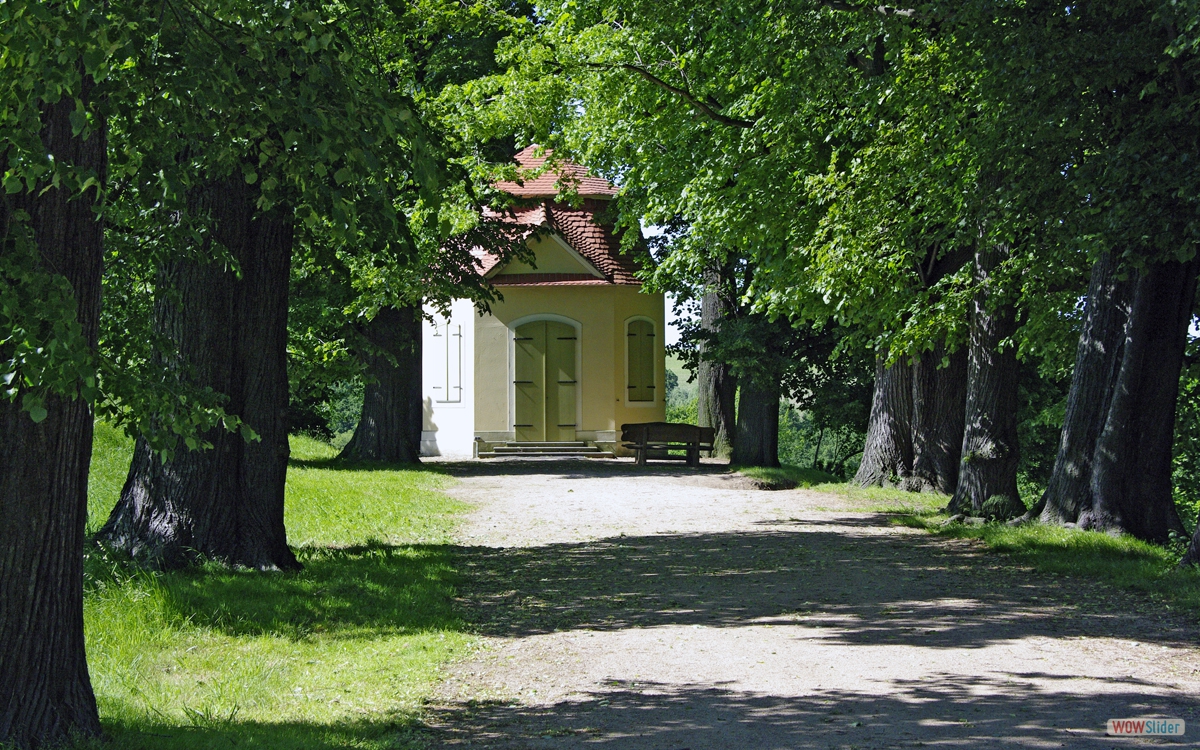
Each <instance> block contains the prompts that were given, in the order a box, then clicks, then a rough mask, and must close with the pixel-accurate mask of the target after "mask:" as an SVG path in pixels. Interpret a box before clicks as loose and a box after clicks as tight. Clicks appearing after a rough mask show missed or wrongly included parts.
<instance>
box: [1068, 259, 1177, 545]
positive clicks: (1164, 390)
mask: <svg viewBox="0 0 1200 750" xmlns="http://www.w3.org/2000/svg"><path fill="white" fill-rule="evenodd" d="M1198 268H1200V258H1194V259H1192V260H1191V261H1189V262H1187V263H1178V262H1172V263H1156V264H1153V265H1150V266H1148V267H1147V268H1145V269H1143V270H1142V271H1141V272H1140V273H1139V274H1138V277H1137V282H1136V286H1135V288H1134V291H1133V299H1132V302H1131V304H1130V308H1129V319H1128V321H1127V323H1126V326H1125V343H1124V346H1123V351H1122V353H1121V366H1120V370H1119V371H1118V373H1117V377H1116V385H1115V387H1114V388H1113V391H1112V401H1111V403H1110V405H1109V408H1108V415H1107V418H1106V419H1105V422H1104V428H1103V430H1102V431H1101V432H1100V436H1099V438H1098V439H1097V441H1096V452H1095V457H1094V468H1093V470H1092V484H1091V490H1092V498H1093V506H1092V511H1091V513H1090V514H1081V518H1080V525H1081V526H1083V527H1085V528H1097V529H1104V530H1108V531H1121V532H1125V533H1128V534H1132V535H1133V536H1136V537H1138V538H1139V539H1144V540H1146V541H1150V542H1158V543H1165V542H1167V541H1169V540H1170V534H1171V532H1172V531H1175V532H1178V533H1182V532H1183V531H1184V529H1183V524H1182V523H1181V522H1180V520H1179V515H1178V513H1177V512H1176V510H1175V502H1174V499H1173V498H1172V493H1171V448H1172V444H1173V441H1174V437H1175V402H1176V399H1177V398H1178V395H1179V372H1180V369H1181V368H1182V366H1183V355H1184V350H1185V347H1186V344H1187V329H1188V323H1189V321H1190V320H1191V315H1192V310H1193V307H1194V305H1195V297H1196V272H1197V269H1198Z"/></svg>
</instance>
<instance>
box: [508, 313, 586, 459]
mask: <svg viewBox="0 0 1200 750" xmlns="http://www.w3.org/2000/svg"><path fill="white" fill-rule="evenodd" d="M578 344H579V336H578V330H577V329H576V328H575V327H574V326H572V325H570V324H568V323H563V322H561V321H558V320H534V321H530V322H528V323H524V324H522V325H519V326H517V327H515V328H514V329H513V350H514V356H513V365H514V367H513V396H514V404H513V406H514V411H513V430H514V432H515V433H516V439H517V440H519V441H530V442H550V441H563V440H574V439H575V429H576V426H577V425H576V414H577V412H578V410H577V408H576V404H577V403H578V393H579V383H578V379H577V364H576V351H577V349H578Z"/></svg>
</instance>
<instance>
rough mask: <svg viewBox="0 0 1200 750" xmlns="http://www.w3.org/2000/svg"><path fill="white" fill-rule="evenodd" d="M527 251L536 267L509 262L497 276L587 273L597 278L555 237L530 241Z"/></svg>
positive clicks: (550, 236) (582, 260) (575, 254)
mask: <svg viewBox="0 0 1200 750" xmlns="http://www.w3.org/2000/svg"><path fill="white" fill-rule="evenodd" d="M529 249H530V250H532V251H533V254H534V258H536V265H530V264H528V263H523V262H521V261H519V260H514V261H511V262H510V263H509V264H508V265H506V266H505V267H504V268H502V269H501V270H500V272H499V273H498V274H497V275H498V276H507V275H510V274H521V273H587V274H592V275H593V276H597V277H599V275H600V274H599V273H598V272H597V271H596V269H595V267H594V266H592V264H590V263H588V262H587V261H586V260H584V259H583V258H581V257H580V256H579V255H578V254H577V253H576V252H575V251H574V250H572V249H571V248H570V246H569V245H567V244H566V243H565V242H564V241H563V240H562V239H560V238H559V237H557V236H555V235H548V236H545V237H538V238H536V239H533V240H530V242H529Z"/></svg>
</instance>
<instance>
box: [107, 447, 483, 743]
mask: <svg viewBox="0 0 1200 750" xmlns="http://www.w3.org/2000/svg"><path fill="white" fill-rule="evenodd" d="M97 445H98V448H100V449H104V447H105V446H113V445H116V446H117V447H123V446H122V444H121V443H120V442H119V441H115V442H108V443H102V442H98V443H97ZM336 453H337V451H336V449H334V448H332V447H331V446H328V445H325V444H323V443H321V442H320V441H316V440H313V439H311V438H297V439H294V440H293V443H292V455H293V459H294V461H293V465H292V467H291V468H290V469H289V471H288V486H287V499H286V502H287V526H288V535H289V540H290V541H291V542H292V544H293V545H295V546H296V553H297V556H298V557H299V558H300V560H301V562H302V563H303V564H304V566H305V567H304V569H303V570H302V571H299V572H295V573H259V572H254V571H245V570H236V569H230V568H228V567H224V566H219V565H208V566H204V567H201V568H197V569H191V570H184V571H175V572H170V573H148V572H145V571H139V570H137V569H135V568H132V567H130V566H129V565H128V564H127V563H126V562H125V561H123V560H120V559H117V558H115V557H112V556H110V555H108V554H106V553H104V552H102V551H99V550H93V551H92V552H91V553H90V554H89V559H88V562H87V573H88V574H87V592H86V601H85V622H86V632H87V638H88V644H87V645H88V660H89V666H90V669H91V675H92V680H93V684H94V687H95V690H96V695H97V700H98V702H99V705H100V710H101V716H102V719H103V721H104V724H105V730H106V732H107V733H108V735H109V736H110V738H111V741H110V742H109V743H107V744H106V746H111V747H120V748H123V749H124V748H146V749H150V748H226V747H228V748H234V747H238V748H244V747H250V748H271V749H272V750H276V749H278V750H285V749H286V750H291V749H292V748H296V749H297V750H299V748H381V749H382V748H405V747H419V746H422V735H421V725H420V721H419V718H420V710H421V705H422V702H423V701H424V700H425V699H426V698H427V697H428V695H429V694H430V691H431V689H432V686H433V685H434V684H435V683H436V681H437V679H438V675H439V670H440V669H441V667H442V665H444V664H445V663H446V662H447V661H448V660H449V659H451V658H452V657H453V656H454V655H455V654H458V653H460V652H461V651H462V650H463V649H464V648H466V647H467V646H468V644H469V643H470V641H471V636H470V635H469V634H467V633H465V632H464V626H463V624H462V622H461V621H460V620H459V618H458V617H457V615H456V614H455V611H454V609H453V606H452V597H453V595H454V593H455V588H454V587H455V584H456V580H457V574H456V572H455V569H454V560H453V557H452V549H451V548H450V547H449V546H448V545H447V544H446V542H447V540H448V539H449V534H450V531H451V529H452V526H453V523H454V520H455V517H456V514H457V513H458V512H459V511H460V510H461V508H462V507H463V506H462V504H460V503H458V502H456V501H454V500H452V499H450V498H448V497H447V496H446V495H444V494H443V493H441V492H440V491H439V490H441V489H443V488H444V487H445V486H447V484H448V483H449V481H450V480H449V479H447V478H446V477H444V476H442V475H440V474H437V473H434V472H429V471H425V470H422V469H420V468H415V469H414V468H411V467H382V468H374V467H366V466H348V465H344V464H340V463H338V462H336V461H335V460H334V458H335V456H336ZM124 455H125V458H124V461H125V462H126V463H127V461H128V454H127V453H125V454H124ZM101 460H102V461H108V460H112V461H113V462H114V463H117V462H119V460H118V459H115V458H111V457H108V456H102V457H101ZM121 473H122V474H123V470H122V472H121ZM121 479H122V481H123V480H124V477H123V476H122V478H121ZM119 489H120V488H119V486H118V487H117V492H119ZM115 500H116V496H115V494H111V495H109V500H108V502H109V504H110V505H111V503H112V502H115ZM104 513H105V514H107V509H104Z"/></svg>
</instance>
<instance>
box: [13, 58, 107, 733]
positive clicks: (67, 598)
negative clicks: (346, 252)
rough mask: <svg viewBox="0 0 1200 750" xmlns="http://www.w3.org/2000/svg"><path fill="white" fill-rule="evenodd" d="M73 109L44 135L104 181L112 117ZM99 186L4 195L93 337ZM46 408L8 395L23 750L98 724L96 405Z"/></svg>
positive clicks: (87, 93)
mask: <svg viewBox="0 0 1200 750" xmlns="http://www.w3.org/2000/svg"><path fill="white" fill-rule="evenodd" d="M91 94H92V86H91V83H90V81H89V79H88V78H87V76H86V75H85V76H84V84H83V89H82V91H81V92H80V99H81V100H82V101H83V103H84V107H85V108H86V109H87V110H89V111H93V110H94V107H93V105H92V102H91V101H90V99H91ZM74 110H75V101H74V98H73V97H71V96H64V97H63V98H62V99H61V100H60V101H59V102H58V103H57V104H55V105H53V106H46V107H45V108H44V109H43V111H42V115H41V121H42V133H41V137H42V144H43V146H44V147H45V149H46V150H47V152H49V153H50V154H53V156H54V159H55V161H56V162H57V163H59V164H61V165H70V166H73V167H76V168H77V169H79V170H80V171H81V172H82V173H84V174H86V173H88V172H93V173H94V174H95V175H96V176H97V178H98V179H99V180H100V183H101V184H103V182H104V179H105V167H106V152H107V137H106V133H105V130H104V125H103V124H101V125H100V127H99V128H98V129H97V130H96V131H94V132H92V133H91V134H90V135H88V136H87V137H86V138H85V137H81V136H76V135H73V134H72V128H71V120H70V115H71V114H73V113H74ZM102 122H103V121H101V123H102ZM43 189H44V192H42V190H43ZM97 191H98V189H97V188H92V189H90V190H89V191H88V192H87V193H86V194H84V195H83V196H73V195H72V194H71V191H70V190H69V189H67V188H63V187H51V186H49V185H42V186H39V188H38V191H37V192H35V193H33V194H26V193H22V194H19V195H12V196H9V197H8V198H7V199H5V198H0V214H5V215H3V216H0V230H4V233H5V235H7V229H8V227H7V226H5V225H7V224H9V218H10V217H11V213H10V212H11V211H12V210H13V209H21V210H24V211H25V212H26V213H28V214H29V216H30V218H31V223H30V228H31V229H32V231H33V237H34V240H35V242H36V243H37V248H38V251H39V253H40V255H41V258H42V269H41V270H42V271H43V272H47V273H56V274H61V275H62V276H63V277H64V278H65V279H66V280H67V282H68V283H69V284H70V286H71V290H72V292H73V294H74V298H75V312H76V320H77V321H78V323H79V326H80V328H81V333H82V335H83V337H84V339H85V341H86V342H87V344H88V345H89V346H92V347H94V346H95V344H96V336H97V331H98V324H99V317H100V273H101V264H102V262H103V249H102V240H103V232H102V226H101V223H100V222H99V221H98V220H97V218H96V215H95V214H94V213H93V208H94V207H95V205H96V198H97ZM8 240H9V238H8V237H6V236H5V237H0V242H7V241H8ZM2 249H3V248H2V246H0V251H2ZM0 356H3V350H2V349H0ZM45 409H46V417H45V419H43V420H42V421H41V422H39V423H34V422H33V420H32V419H31V418H30V416H29V415H28V414H27V413H25V412H23V411H22V410H21V407H20V400H17V401H16V402H13V401H8V400H0V435H2V436H3V437H0V519H2V520H0V744H11V745H13V746H15V747H19V748H26V747H44V746H57V745H59V744H65V743H66V742H68V741H69V740H71V739H72V738H73V737H75V736H95V735H99V733H100V717H99V715H98V714H97V712H96V698H95V696H94V694H93V693H92V685H91V681H90V680H89V678H88V669H87V660H86V658H85V654H84V638H83V535H84V527H85V525H86V522H87V478H88V467H89V463H90V461H91V455H92V410H91V407H90V406H89V405H88V404H87V402H86V401H84V400H83V399H79V398H75V399H71V398H62V397H51V398H48V399H47V400H46V403H45Z"/></svg>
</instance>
